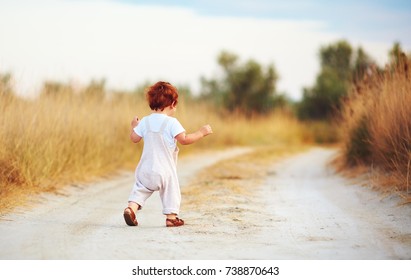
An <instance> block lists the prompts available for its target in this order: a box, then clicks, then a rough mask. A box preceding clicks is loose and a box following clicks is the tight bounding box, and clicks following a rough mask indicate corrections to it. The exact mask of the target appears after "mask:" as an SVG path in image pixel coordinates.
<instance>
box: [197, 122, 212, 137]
mask: <svg viewBox="0 0 411 280" xmlns="http://www.w3.org/2000/svg"><path fill="white" fill-rule="evenodd" d="M200 132H201V133H202V134H203V136H207V135H209V134H211V133H213V130H212V128H211V126H210V125H208V124H207V125H204V126H202V127H201V128H200Z"/></svg>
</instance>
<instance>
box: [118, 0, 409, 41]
mask: <svg viewBox="0 0 411 280" xmlns="http://www.w3.org/2000/svg"><path fill="white" fill-rule="evenodd" d="M120 1H122V2H125V3H130V4H138V5H158V6H166V7H185V8H189V9H193V10H194V11H195V12H196V13H198V14H200V15H206V16H233V17H249V18H259V19H264V18H266V19H276V20H299V21H301V20H315V21H321V22H324V23H325V24H326V29H327V30H330V31H335V32H341V33H342V34H347V36H348V35H349V34H355V35H357V36H367V37H369V38H373V39H380V38H383V39H387V40H401V39H402V40H405V39H407V40H408V42H407V43H410V40H411V1H409V0H393V1H389V0H374V1H372V0H357V1H355V0H354V1H353V0H346V1H329V0H288V1H278V0H256V1H248V0H247V1H244V0H239V1H235V0H228V1H221V0H220V1H219V0H199V1H188V0H186V1H166V0H160V1H159V0H156V1H149V0H138V1H133V0H120ZM404 33H405V34H409V35H410V36H408V37H409V38H404V37H405V36H403V35H405V34H404ZM397 34H399V35H398V38H396V35H397Z"/></svg>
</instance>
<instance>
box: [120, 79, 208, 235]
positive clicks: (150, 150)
mask: <svg viewBox="0 0 411 280" xmlns="http://www.w3.org/2000/svg"><path fill="white" fill-rule="evenodd" d="M146 97H147V100H148V103H149V106H150V108H151V110H152V113H151V115H149V116H146V117H144V118H143V119H141V121H140V120H139V119H138V118H137V117H134V118H133V120H132V121H131V128H132V129H131V134H130V139H131V141H133V142H134V143H138V142H140V140H141V139H144V147H143V153H142V155H141V158H140V162H139V164H138V165H137V168H136V171H135V179H136V181H135V184H134V186H133V189H132V191H131V194H130V196H129V199H128V206H127V208H126V209H125V210H124V214H123V215H124V220H125V222H126V224H127V225H129V226H137V225H138V222H137V219H136V212H137V210H140V209H141V208H142V207H143V206H144V202H145V201H146V200H147V198H149V197H150V196H151V195H152V193H153V192H154V191H158V192H159V194H160V198H161V201H162V204H163V214H164V215H166V226H167V227H177V226H182V225H184V221H183V220H182V219H180V218H179V217H178V214H179V210H180V201H181V193H180V185H179V182H178V177H177V155H178V147H177V142H179V143H180V144H182V145H188V144H192V143H194V142H196V141H197V140H199V139H201V138H203V137H205V136H207V135H208V134H210V133H213V131H212V129H211V127H210V126H209V125H205V126H203V127H201V128H200V129H199V130H198V131H196V132H194V133H190V134H186V131H185V129H184V128H183V126H182V125H181V124H180V122H179V121H178V120H177V119H176V118H173V117H172V116H173V115H174V113H175V112H176V109H177V103H178V92H177V89H176V88H175V87H174V86H172V85H171V84H170V83H167V82H161V81H160V82H157V83H156V84H154V85H152V86H151V87H150V88H149V89H148V91H147V93H146Z"/></svg>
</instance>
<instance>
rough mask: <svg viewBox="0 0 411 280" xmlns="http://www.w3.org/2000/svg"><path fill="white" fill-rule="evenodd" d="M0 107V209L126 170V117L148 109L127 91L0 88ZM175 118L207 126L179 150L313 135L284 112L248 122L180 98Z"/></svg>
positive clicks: (129, 155)
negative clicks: (29, 96) (28, 93)
mask: <svg viewBox="0 0 411 280" xmlns="http://www.w3.org/2000/svg"><path fill="white" fill-rule="evenodd" d="M0 112H1V116H2V117H1V118H0V195H1V202H0V208H1V209H2V210H1V211H6V210H7V209H9V208H11V207H13V206H15V205H17V204H22V203H24V199H25V198H26V197H27V196H30V195H32V194H35V193H38V192H43V191H55V192H56V191H58V190H59V188H60V187H61V186H64V185H66V184H70V183H75V182H80V181H81V182H84V181H87V180H92V179H93V178H96V177H97V176H103V175H107V174H112V173H113V172H115V171H116V170H119V169H122V168H128V169H131V168H134V167H135V165H136V164H137V162H138V159H139V154H140V152H141V148H142V145H135V144H133V143H131V141H129V132H130V130H129V129H130V121H131V118H132V117H133V116H134V115H138V116H139V117H140V118H141V117H143V116H144V115H147V114H149V113H150V110H149V107H148V106H147V103H146V101H145V100H144V98H142V97H140V98H139V97H136V96H131V95H128V94H116V95H113V96H111V98H108V97H104V95H103V96H101V95H98V94H95V95H94V94H93V93H90V92H88V94H87V95H81V94H79V93H72V92H71V93H65V92H59V93H58V94H50V93H49V94H43V95H40V97H39V98H37V99H34V100H22V99H20V98H16V97H13V96H5V95H1V94H0ZM176 117H177V118H178V119H179V120H180V122H181V123H182V124H183V126H184V127H185V128H186V129H187V131H188V132H191V131H194V130H197V129H198V128H199V127H200V126H201V125H203V124H205V123H209V124H211V125H212V127H213V130H214V134H213V135H212V136H209V137H207V138H205V139H202V140H201V141H200V142H198V143H196V144H194V145H192V146H185V147H184V148H183V149H182V155H184V154H185V153H189V152H195V151H196V150H197V149H206V148H220V147H227V146H232V145H237V146H238V145H246V146H249V145H253V146H259V145H271V144H273V143H274V144H275V143H288V144H296V143H301V141H303V140H305V141H310V139H312V138H313V137H312V136H311V135H310V132H307V131H306V128H305V127H304V126H303V125H301V124H300V123H299V122H298V121H297V120H296V119H295V118H293V117H292V116H290V115H288V114H285V113H273V114H272V115H270V116H266V117H254V118H252V119H251V120H250V119H246V118H244V117H243V116H241V115H221V114H219V113H217V112H216V111H215V110H213V109H212V108H211V107H210V106H207V105H206V104H198V103H189V104H188V103H187V102H184V100H181V101H180V104H179V107H178V110H177V115H176Z"/></svg>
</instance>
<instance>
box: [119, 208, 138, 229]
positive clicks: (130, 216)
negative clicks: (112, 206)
mask: <svg viewBox="0 0 411 280" xmlns="http://www.w3.org/2000/svg"><path fill="white" fill-rule="evenodd" d="M123 216H124V220H125V221H126V224H127V225H129V226H137V225H138V222H137V219H136V214H135V213H134V211H133V209H132V208H131V207H127V208H126V209H124V214H123Z"/></svg>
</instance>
